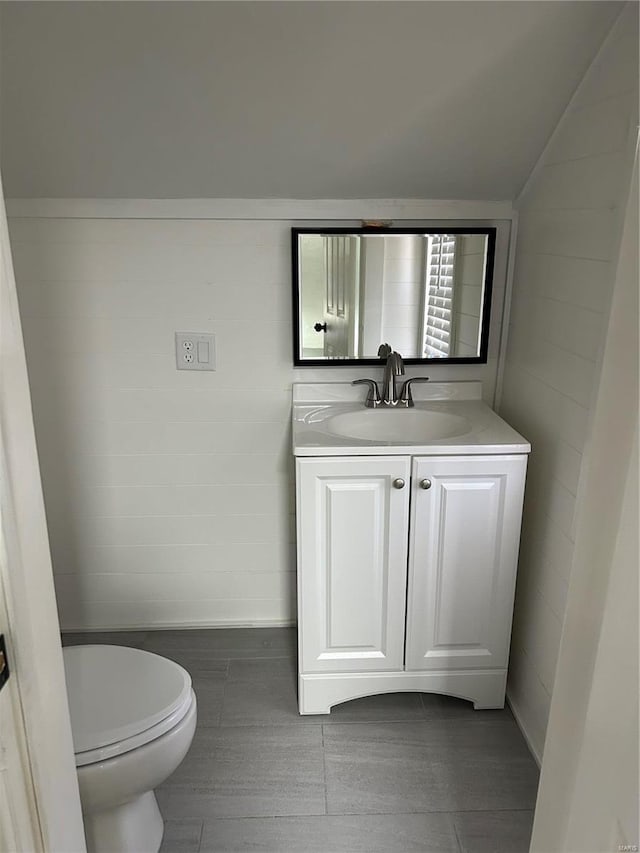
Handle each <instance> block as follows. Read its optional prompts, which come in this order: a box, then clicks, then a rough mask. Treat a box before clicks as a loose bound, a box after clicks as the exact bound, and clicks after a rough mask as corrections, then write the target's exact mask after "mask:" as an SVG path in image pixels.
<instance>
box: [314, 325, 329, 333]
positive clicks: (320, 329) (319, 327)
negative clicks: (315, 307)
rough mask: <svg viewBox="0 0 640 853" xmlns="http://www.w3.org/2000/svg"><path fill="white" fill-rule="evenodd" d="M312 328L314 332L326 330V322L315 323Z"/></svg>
mask: <svg viewBox="0 0 640 853" xmlns="http://www.w3.org/2000/svg"><path fill="white" fill-rule="evenodd" d="M313 328H314V329H315V330H316V332H326V331H327V324H326V323H316V324H315V325H314V327H313Z"/></svg>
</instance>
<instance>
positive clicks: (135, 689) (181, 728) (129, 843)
mask: <svg viewBox="0 0 640 853" xmlns="http://www.w3.org/2000/svg"><path fill="white" fill-rule="evenodd" d="M63 653H64V664H65V676H66V682H67V693H68V696H69V711H70V714H71V730H72V734H73V746H74V751H75V758H76V768H77V772H78V783H79V786H80V800H81V803H82V813H83V817H84V826H85V835H86V839H87V849H88V850H89V851H90V853H157V851H158V849H159V847H160V843H161V841H162V833H163V821H162V816H161V814H160V810H159V809H158V804H157V802H156V797H155V794H154V788H156V787H157V786H158V785H160V784H162V782H164V781H165V779H167V778H168V777H169V776H170V775H171V774H172V773H173V771H174V770H175V769H176V768H177V767H178V765H179V764H180V762H181V761H182V759H183V758H184V757H185V755H186V754H187V751H188V749H189V747H190V745H191V741H192V740H193V734H194V732H195V727H196V708H197V705H196V697H195V694H194V692H193V690H192V688H191V678H190V676H189V673H188V672H187V671H186V670H185V669H183V668H182V667H181V666H179V665H178V664H177V663H174V661H171V660H167V659H166V658H163V657H160V656H159V655H155V654H152V653H151V652H145V651H141V650H140V649H130V648H127V647H125V646H98V645H96V646H67V647H65V648H64V649H63Z"/></svg>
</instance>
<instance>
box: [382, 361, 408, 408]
mask: <svg viewBox="0 0 640 853" xmlns="http://www.w3.org/2000/svg"><path fill="white" fill-rule="evenodd" d="M381 349H382V347H381ZM389 350H391V347H389ZM396 376H404V361H403V360H402V356H401V355H400V353H399V352H392V351H390V352H389V353H387V361H386V363H385V367H384V377H383V383H382V404H383V405H385V406H397V405H398V394H397V390H396Z"/></svg>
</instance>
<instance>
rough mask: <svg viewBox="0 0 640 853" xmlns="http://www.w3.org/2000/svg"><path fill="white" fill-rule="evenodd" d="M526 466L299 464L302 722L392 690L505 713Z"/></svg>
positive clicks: (515, 459) (434, 460) (368, 459)
mask: <svg viewBox="0 0 640 853" xmlns="http://www.w3.org/2000/svg"><path fill="white" fill-rule="evenodd" d="M526 460H527V456H526V454H520V455H509V454H501V455H487V456H483V455H472V456H463V455H450V456H446V455H434V456H417V455H416V456H411V455H388V456H384V455H380V456H378V455H371V456H344V455H341V456H336V457H331V456H322V457H304V458H298V459H297V469H296V472H297V524H298V631H299V651H300V679H299V704H300V713H302V714H313V713H328V712H329V710H330V708H331V706H332V705H334V704H336V703H339V702H344V701H346V700H347V699H353V698H356V697H358V696H365V695H369V694H375V693H384V692H393V691H400V690H417V691H425V692H436V693H447V694H451V695H455V696H460V697H463V698H466V699H470V700H472V701H473V702H474V705H475V707H476V708H495V707H502V706H503V704H504V692H505V683H506V673H507V661H508V654H509V640H510V633H511V617H512V609H513V596H514V588H515V576H516V565H517V555H518V543H519V536H520V519H521V514H522V501H523V492H524V478H525V470H526Z"/></svg>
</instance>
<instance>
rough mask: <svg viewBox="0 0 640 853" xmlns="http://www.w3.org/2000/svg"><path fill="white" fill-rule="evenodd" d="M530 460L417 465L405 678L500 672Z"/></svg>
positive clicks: (430, 460) (426, 460)
mask: <svg viewBox="0 0 640 853" xmlns="http://www.w3.org/2000/svg"><path fill="white" fill-rule="evenodd" d="M525 470H526V456H489V457H478V456H470V457H460V456H458V457H442V456H440V457H418V458H415V459H414V461H413V483H412V507H411V530H412V533H411V541H410V550H409V580H408V597H407V602H408V604H407V654H406V669H407V670H451V669H478V668H482V669H492V668H501V669H502V668H506V666H507V660H508V655H509V639H510V633H511V617H512V608H513V595H514V588H515V580H516V566H517V559H518V543H519V539H520V519H521V514H522V500H523V492H524V477H525Z"/></svg>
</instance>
